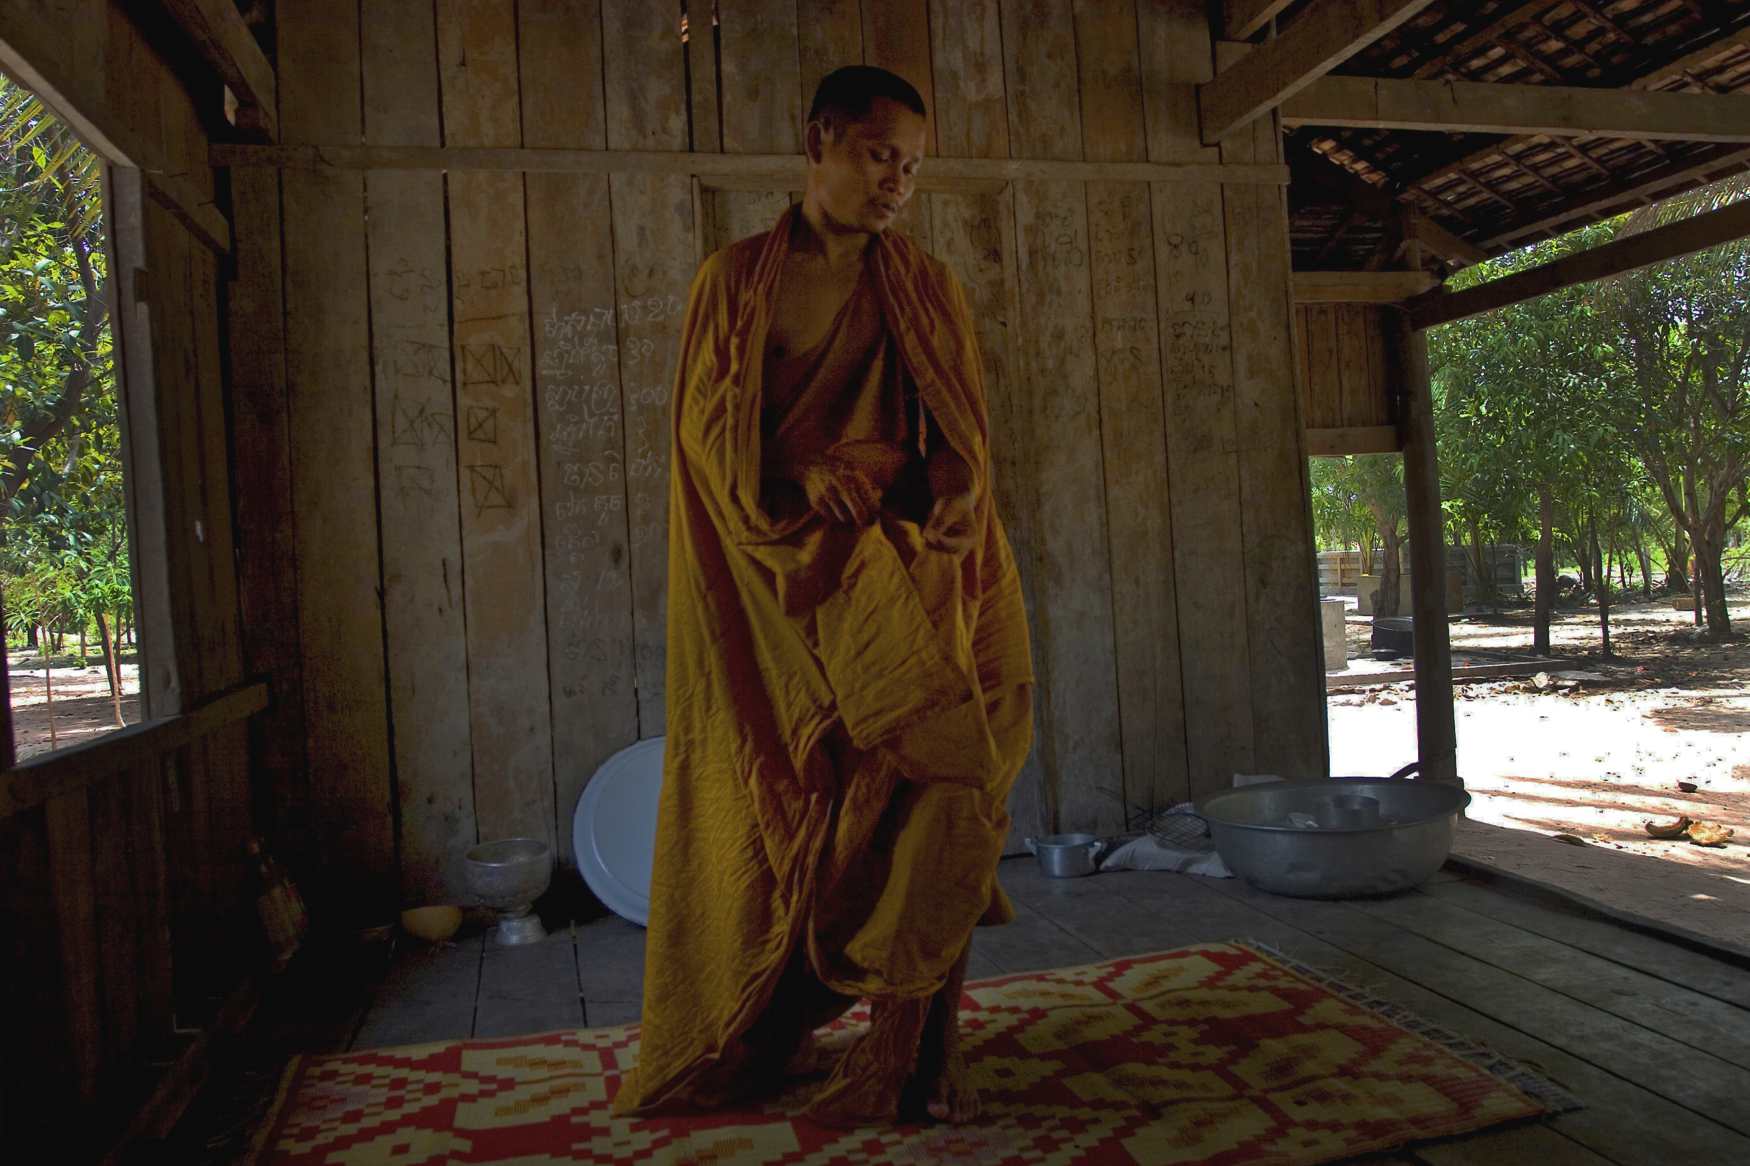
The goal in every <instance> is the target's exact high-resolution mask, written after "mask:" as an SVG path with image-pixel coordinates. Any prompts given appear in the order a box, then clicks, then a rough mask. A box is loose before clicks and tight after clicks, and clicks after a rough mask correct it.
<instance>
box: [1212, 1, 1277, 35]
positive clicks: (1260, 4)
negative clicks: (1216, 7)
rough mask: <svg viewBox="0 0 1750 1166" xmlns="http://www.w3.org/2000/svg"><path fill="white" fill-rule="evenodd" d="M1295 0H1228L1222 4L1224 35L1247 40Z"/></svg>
mask: <svg viewBox="0 0 1750 1166" xmlns="http://www.w3.org/2000/svg"><path fill="white" fill-rule="evenodd" d="M1293 2H1294V0H1226V2H1225V3H1224V4H1223V5H1222V22H1221V25H1222V35H1223V36H1225V37H1226V38H1227V39H1228V40H1246V39H1248V38H1250V37H1251V36H1252V35H1253V34H1254V33H1256V32H1258V31H1259V30H1261V29H1262V28H1263V27H1264V26H1265V25H1266V24H1269V23H1270V22H1271V21H1272V20H1274V19H1276V17H1277V16H1279V15H1281V13H1282V10H1283V9H1284V8H1287V7H1288V6H1289V5H1290V4H1292V3H1293Z"/></svg>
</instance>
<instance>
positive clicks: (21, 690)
mask: <svg viewBox="0 0 1750 1166" xmlns="http://www.w3.org/2000/svg"><path fill="white" fill-rule="evenodd" d="M9 657H10V658H9V661H8V665H9V667H8V674H7V680H8V683H9V684H10V685H11V687H12V740H13V745H14V747H15V748H16V749H17V751H18V759H19V760H20V761H23V760H24V759H25V758H27V757H34V756H36V755H37V754H39V753H46V752H48V750H49V705H48V703H47V702H46V701H45V699H44V696H45V685H44V681H43V669H42V665H41V663H40V662H39V661H38V660H37V659H36V658H35V656H34V654H32V653H19V652H12V653H9ZM123 659H124V660H125V659H126V657H125V656H124V657H123ZM91 660H92V663H91V664H90V666H89V667H85V668H80V667H78V666H77V662H76V661H75V662H73V663H71V664H68V663H67V662H66V661H64V660H62V659H60V658H56V659H55V661H54V662H55V664H56V665H57V666H56V668H55V669H54V682H55V684H54V689H55V702H54V718H55V744H56V746H57V747H58V748H61V749H65V748H66V747H67V746H69V745H76V744H79V743H81V742H84V741H88V740H90V739H91V738H93V737H95V736H98V735H100V734H103V733H108V732H110V731H112V730H114V729H115V727H116V723H115V705H114V704H113V703H112V702H111V700H110V695H109V680H108V679H107V678H106V677H105V675H104V668H103V663H102V660H101V657H97V656H93V657H91ZM33 665H35V666H34V667H33ZM121 672H122V719H123V720H124V721H126V722H127V723H128V724H130V725H132V724H136V723H137V722H138V721H139V719H140V670H139V668H138V667H137V666H136V665H134V664H126V663H124V664H123V665H122V666H121Z"/></svg>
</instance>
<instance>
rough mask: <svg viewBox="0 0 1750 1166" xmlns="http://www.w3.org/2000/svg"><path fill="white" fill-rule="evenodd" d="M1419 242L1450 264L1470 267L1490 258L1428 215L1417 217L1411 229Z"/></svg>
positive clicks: (1479, 248)
mask: <svg viewBox="0 0 1750 1166" xmlns="http://www.w3.org/2000/svg"><path fill="white" fill-rule="evenodd" d="M1410 234H1411V236H1412V237H1413V238H1415V239H1416V241H1417V242H1419V243H1421V244H1422V246H1424V247H1426V248H1427V249H1428V250H1430V251H1432V252H1434V254H1436V255H1438V256H1440V258H1442V259H1444V260H1446V261H1447V262H1448V263H1451V264H1455V265H1456V266H1459V267H1470V266H1471V265H1473V264H1477V263H1481V262H1482V261H1483V260H1485V259H1487V258H1489V253H1488V252H1487V251H1484V250H1483V249H1482V248H1481V247H1478V246H1477V245H1476V244H1475V243H1472V242H1471V241H1470V240H1468V239H1461V238H1459V237H1458V236H1457V235H1454V234H1453V233H1452V232H1451V231H1448V230H1447V229H1446V228H1445V227H1442V226H1441V225H1440V224H1439V223H1437V222H1435V221H1434V220H1433V219H1431V218H1429V217H1428V216H1427V215H1417V216H1416V217H1415V220H1414V221H1413V223H1412V225H1411V227H1410Z"/></svg>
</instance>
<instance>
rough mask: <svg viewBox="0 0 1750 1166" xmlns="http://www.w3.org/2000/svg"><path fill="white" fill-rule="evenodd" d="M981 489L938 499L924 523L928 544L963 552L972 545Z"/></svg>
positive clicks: (945, 549)
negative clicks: (978, 491)
mask: <svg viewBox="0 0 1750 1166" xmlns="http://www.w3.org/2000/svg"><path fill="white" fill-rule="evenodd" d="M977 511H978V493H977V492H976V491H973V490H967V491H964V492H963V493H958V494H949V495H947V496H946V497H941V498H937V499H936V504H935V505H934V506H932V507H930V517H929V519H928V520H927V521H926V522H925V523H924V530H923V536H924V545H925V546H926V547H929V548H930V549H931V550H932V551H944V552H946V553H948V554H950V555H963V554H965V553H966V552H967V551H969V550H971V549H972V543H973V528H974V519H975V518H976V516H977Z"/></svg>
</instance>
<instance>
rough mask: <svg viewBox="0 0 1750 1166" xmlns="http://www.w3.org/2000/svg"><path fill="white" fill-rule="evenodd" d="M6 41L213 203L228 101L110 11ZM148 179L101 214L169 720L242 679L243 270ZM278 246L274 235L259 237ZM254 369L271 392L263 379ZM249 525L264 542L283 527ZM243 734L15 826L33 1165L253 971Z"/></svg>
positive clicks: (118, 188) (136, 518) (22, 1080)
mask: <svg viewBox="0 0 1750 1166" xmlns="http://www.w3.org/2000/svg"><path fill="white" fill-rule="evenodd" d="M0 42H3V43H4V45H5V49H6V53H7V60H8V64H9V65H10V66H12V67H14V68H15V69H17V70H18V71H19V72H20V73H21V74H22V75H23V76H24V77H25V78H26V79H27V80H28V81H30V82H31V83H33V84H35V85H36V86H37V87H38V89H39V93H40V94H41V95H42V96H44V97H45V99H47V100H48V101H49V102H50V104H51V105H52V106H56V107H58V108H57V112H60V113H62V114H63V116H64V117H65V118H66V119H67V120H68V121H70V122H71V123H72V124H74V125H75V127H76V128H78V129H80V130H81V132H83V133H85V134H86V135H87V137H88V139H89V140H90V141H92V142H94V143H96V144H97V145H98V146H99V147H100V149H101V150H102V151H103V152H105V153H107V154H108V156H109V157H110V158H111V159H112V160H113V159H115V158H118V157H125V159H126V160H127V161H128V162H131V163H135V164H137V165H138V166H141V167H145V168H148V169H149V170H150V171H155V172H165V173H173V174H178V175H181V176H182V180H183V181H184V182H185V183H186V184H187V189H189V190H190V191H191V192H192V193H193V195H194V196H195V197H197V198H200V199H205V200H209V201H210V200H212V199H213V198H214V175H213V172H212V170H211V169H210V168H209V167H208V165H207V164H206V156H207V151H208V126H209V125H210V124H211V123H210V121H209V120H208V119H210V118H212V117H214V116H216V115H217V113H218V109H217V100H216V95H217V93H218V88H217V85H216V83H213V82H210V81H209V82H207V83H205V84H206V87H205V88H204V89H203V90H202V92H203V94H204V95H210V96H211V97H212V100H209V101H207V102H206V106H210V108H207V107H203V106H202V105H200V104H197V102H196V100H195V99H194V98H193V97H192V96H191V92H190V90H189V88H188V87H187V86H186V84H185V82H184V81H182V80H179V78H178V76H177V74H176V73H175V72H174V71H173V68H172V65H171V63H170V62H168V61H167V60H166V59H165V58H164V57H163V56H162V55H161V54H160V50H159V48H158V47H157V45H158V42H157V41H153V40H148V39H147V38H145V37H143V36H142V35H140V33H139V32H138V30H137V29H136V28H135V27H134V25H133V24H132V23H131V21H130V20H129V18H128V17H127V16H126V15H125V14H124V13H123V12H122V11H121V9H120V7H119V6H117V5H114V4H111V3H108V2H107V0H65V2H64V3H61V4H59V5H58V6H57V13H56V19H55V20H53V21H49V20H45V19H43V17H42V13H41V11H40V6H38V5H31V4H22V3H12V2H7V3H4V4H0ZM150 182H151V179H150V177H149V176H148V175H146V174H143V173H142V171H141V170H140V169H136V168H134V167H133V166H116V167H113V168H112V170H111V172H110V174H109V177H108V181H107V182H106V191H107V195H108V198H107V205H106V218H107V225H108V227H109V231H110V236H111V244H112V250H111V258H110V266H109V270H110V272H111V273H112V282H111V285H110V287H109V288H108V289H107V290H108V296H109V300H110V310H111V313H112V324H113V330H114V336H115V342H116V347H117V351H118V355H119V357H120V364H121V367H122V376H123V393H124V404H123V408H124V416H125V424H126V427H127V434H126V436H127V448H126V453H125V457H126V471H127V473H128V475H129V478H130V488H131V507H132V511H133V513H132V515H131V519H132V522H131V525H132V527H133V536H134V560H135V565H136V576H137V578H136V594H137V598H138V602H139V608H140V612H141V619H142V632H143V633H144V635H145V637H146V643H145V645H144V647H145V650H146V651H145V658H144V660H143V661H142V665H143V666H142V670H141V671H142V677H143V687H144V696H145V704H146V709H147V715H148V716H150V717H155V718H157V717H166V716H174V715H177V714H178V713H180V712H182V711H183V710H186V709H188V708H190V707H193V706H195V705H198V704H200V703H202V702H203V701H205V700H206V699H207V698H208V697H210V696H212V695H214V694H217V693H220V692H223V691H225V690H226V689H229V688H231V687H233V686H235V685H237V684H238V683H240V682H241V681H242V679H243V677H244V675H245V671H246V660H245V651H246V646H247V645H246V643H245V632H244V629H245V618H244V616H245V613H244V610H243V607H242V603H241V597H240V591H241V587H240V583H239V568H238V561H239V558H240V557H243V558H246V557H247V554H246V553H245V552H246V550H247V549H248V548H247V547H246V546H245V544H243V543H241V542H240V541H239V540H238V538H237V536H236V530H237V525H236V524H237V519H238V518H239V517H240V514H238V513H234V512H233V500H234V498H235V497H236V491H235V490H234V483H233V479H232V474H231V463H230V447H231V429H230V406H231V404H232V403H233V401H234V398H230V397H228V395H227V391H226V379H225V375H224V370H223V368H222V366H221V361H222V346H221V342H220V329H221V326H222V317H221V308H220V302H221V298H222V297H223V295H224V294H225V284H226V282H227V279H228V277H229V274H230V271H231V267H230V263H231V261H230V259H229V257H225V256H220V255H216V254H215V253H214V252H213V251H212V250H210V249H209V248H208V246H207V245H206V244H205V243H203V242H202V241H201V240H199V239H197V238H196V237H195V236H194V235H192V234H191V233H190V232H189V231H188V230H187V229H186V228H185V227H184V225H183V224H182V222H181V221H180V220H179V219H177V218H176V217H173V216H172V215H171V214H170V213H168V212H167V211H165V210H164V209H163V208H162V207H161V206H160V205H159V204H158V203H157V202H155V201H153V200H152V198H151V197H150V195H149V184H150ZM266 182H267V184H268V185H273V184H272V182H271V179H268V180H266ZM261 185H262V182H261V181H257V183H256V186H257V187H258V188H259V187H260V186H261ZM267 209H269V208H268V207H267V206H266V204H265V203H264V202H261V201H257V203H256V204H255V210H256V211H257V212H263V211H265V210H267ZM270 240H271V233H269V232H267V231H265V230H263V231H260V232H257V237H256V238H255V239H252V244H253V243H256V242H260V243H266V242H269V241H270ZM257 355H259V354H257ZM244 363H245V365H246V366H247V367H248V369H249V372H250V378H251V379H250V383H251V385H252V386H258V385H266V386H269V387H268V388H264V389H263V390H262V391H263V392H264V393H265V394H267V395H269V396H271V391H272V390H271V382H272V381H273V375H272V371H271V369H268V368H267V367H266V366H265V365H264V364H263V363H262V362H261V361H259V360H257V361H256V362H255V363H254V364H250V363H249V360H248V357H247V356H246V357H245V362H244ZM241 423H242V424H243V425H244V426H245V427H247V425H248V424H249V421H248V417H247V416H245V417H244V418H243V419H242V420H241ZM252 468H253V467H251V469H252ZM258 515H259V511H252V512H250V517H252V518H253V517H257V516H258ZM252 529H255V530H260V531H261V534H262V538H263V543H264V544H266V545H271V544H272V543H273V541H274V540H273V537H272V534H271V529H270V528H260V527H253V526H252ZM294 698H295V693H294ZM248 732H249V730H248V729H247V728H246V727H245V726H243V725H232V726H229V727H227V728H224V729H222V730H220V731H219V732H217V733H214V734H210V735H207V736H205V737H202V738H200V739H197V740H196V741H195V742H194V743H192V744H189V745H186V746H183V747H181V748H179V749H177V750H176V751H174V752H173V753H171V754H169V755H167V756H164V757H159V756H157V755H156V754H152V753H144V754H142V755H140V756H139V758H138V759H137V761H135V762H134V763H132V764H128V765H123V766H122V767H120V768H119V769H118V770H116V772H114V773H112V774H109V775H107V776H104V777H102V778H100V779H98V780H96V781H94V782H93V783H92V784H90V785H88V786H82V787H80V788H78V789H76V790H74V791H73V792H68V793H60V794H56V795H54V796H51V797H49V798H48V800H47V801H46V802H44V803H41V804H37V805H34V806H31V807H30V808H27V809H24V810H22V811H19V812H14V813H10V814H9V815H7V816H5V817H4V818H0V887H3V890H0V978H3V982H0V991H3V992H4V995H5V999H6V1000H7V1004H8V1021H9V1023H8V1024H7V1025H6V1026H5V1035H4V1037H0V1141H3V1142H4V1143H5V1145H6V1146H7V1149H8V1151H9V1152H10V1153H12V1154H13V1155H14V1156H15V1157H17V1158H18V1160H20V1161H26V1160H30V1161H36V1160H45V1161H46V1160H50V1159H51V1158H53V1159H54V1160H85V1159H87V1158H91V1159H93V1160H95V1158H96V1157H97V1156H98V1154H99V1153H100V1152H101V1150H103V1149H104V1148H106V1147H107V1145H108V1144H109V1143H110V1142H111V1141H112V1140H113V1139H114V1138H115V1137H116V1136H118V1135H119V1133H120V1132H121V1129H122V1123H124V1122H125V1121H126V1120H127V1118H128V1117H129V1115H130V1113H131V1110H132V1108H133V1107H134V1106H136V1105H138V1104H139V1102H140V1101H141V1100H142V1095H141V1092H140V1090H141V1089H142V1088H143V1087H149V1085H150V1082H151V1072H150V1066H153V1065H159V1064H162V1063H164V1062H167V1061H170V1060H172V1059H174V1057H175V1056H176V1055H177V1053H178V1051H179V1049H180V1048H181V1047H182V1046H183V1045H184V1044H185V1043H186V1037H187V1033H189V1032H191V1031H193V1030H196V1029H199V1028H200V1027H202V1026H204V1025H206V1024H208V1023H209V1022H210V1021H211V1020H212V1019H213V1018H214V1017H215V1015H216V1014H217V1012H218V1009H219V1006H220V1004H221V1002H222V1000H223V998H224V997H225V996H226V995H227V994H228V993H230V992H231V991H232V990H234V989H235V987H236V986H237V984H238V983H239V981H240V980H241V978H242V977H243V975H244V973H245V971H246V968H247V967H249V966H254V965H256V964H258V963H259V961H260V958H261V954H262V953H261V949H260V947H259V941H258V940H257V941H255V942H253V943H252V937H254V936H257V935H258V934H259V932H258V928H257V925H256V923H255V921H254V905H253V895H252V893H251V892H250V890H249V882H248V867H247V865H246V864H247V858H246V854H245V851H244V844H245V842H246V840H247V837H248V836H249V835H250V834H251V833H253V832H254V831H255V828H256V827H255V819H254V810H255V806H254V804H253V801H252V798H253V794H252V790H251V783H250V780H249V770H248ZM0 780H7V779H0ZM179 1030H180V1032H181V1035H179ZM50 1147H52V1149H51V1148H50Z"/></svg>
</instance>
